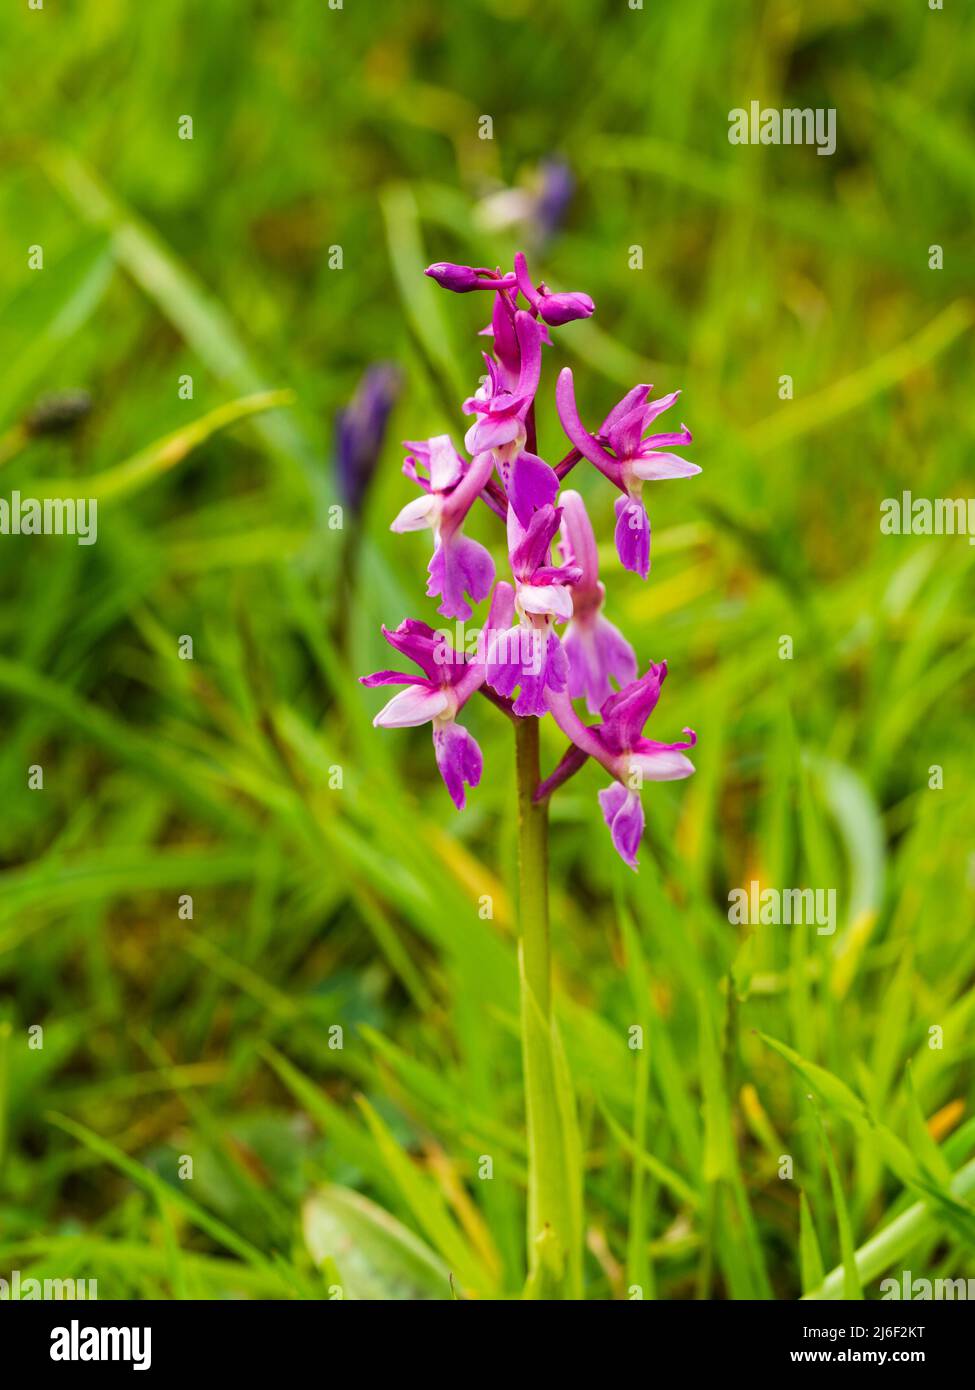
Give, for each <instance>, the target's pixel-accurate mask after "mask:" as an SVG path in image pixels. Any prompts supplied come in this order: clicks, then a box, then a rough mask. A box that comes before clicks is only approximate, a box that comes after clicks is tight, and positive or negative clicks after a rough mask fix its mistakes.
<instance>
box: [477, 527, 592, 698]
mask: <svg viewBox="0 0 975 1390" xmlns="http://www.w3.org/2000/svg"><path fill="white" fill-rule="evenodd" d="M561 520H562V512H561V510H559V509H558V508H556V507H552V506H544V507H541V508H540V509H539V510H538V511H537V512H536V513H535V515H534V516H533V517H532V519H531V524H530V525H529V526H528V527H527V529H523V528H522V527H521V526H520V524H519V522H518V519H517V517H516V516H515V515H514V512H513V511H511V512H509V514H508V534H509V543H510V545H511V550H510V558H511V569H512V573H513V574H514V577H515V600H514V602H515V611H516V612H517V614H518V616H519V619H520V622H519V625H518V627H516V628H514V629H513V630H512V632H510V633H502V634H499V635H498V637H497V638H496V639H495V641H494V642H493V644H492V646H491V647H490V649H489V651H488V660H487V667H488V673H487V682H488V685H490V686H491V688H492V689H493V690H496V691H497V692H498V694H499V695H504V696H510V695H511V694H512V693H513V691H514V690H515V688H516V686H520V687H521V688H520V692H519V695H518V698H517V700H515V703H514V712H515V714H517V715H522V716H524V715H542V714H544V713H545V712H546V710H547V708H548V705H547V697H546V691H547V690H552V691H554V692H556V693H559V692H562V691H564V690H565V689H566V687H567V684H568V677H569V664H568V660H567V658H566V655H565V652H564V650H563V648H562V643H561V642H560V641H559V638H558V635H557V634H556V632H555V626H554V624H555V623H556V622H560V623H561V622H566V621H567V620H568V619H569V618H571V616H572V595H571V592H570V590H569V588H568V587H567V586H569V585H571V584H574V583H575V582H576V580H577V579H578V578H579V577H580V575H581V573H582V571H581V570H580V569H579V567H578V566H576V565H552V564H551V563H550V562H551V554H550V551H551V546H552V540H553V539H554V537H555V533H556V532H557V531H558V529H559V525H560V523H561Z"/></svg>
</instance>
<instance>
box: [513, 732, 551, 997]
mask: <svg viewBox="0 0 975 1390" xmlns="http://www.w3.org/2000/svg"><path fill="white" fill-rule="evenodd" d="M538 724H539V721H538V720H537V719H531V718H529V719H518V720H517V721H516V723H515V755H516V761H517V768H518V924H519V928H520V930H521V949H522V953H523V956H524V962H525V982H526V984H527V985H528V988H529V989H530V990H531V992H532V994H533V995H534V996H535V1003H536V1004H537V1005H538V1007H539V1009H540V1010H541V1013H542V1017H543V1018H544V1020H545V1022H546V1023H547V1022H548V1020H549V1017H550V1014H551V1010H552V957H551V950H550V946H549V927H548V801H547V800H546V801H543V802H542V803H541V804H540V805H536V804H535V803H534V802H533V800H532V797H533V796H534V794H535V788H536V787H537V786H538V784H539V782H540V781H541V769H540V764H539V755H538Z"/></svg>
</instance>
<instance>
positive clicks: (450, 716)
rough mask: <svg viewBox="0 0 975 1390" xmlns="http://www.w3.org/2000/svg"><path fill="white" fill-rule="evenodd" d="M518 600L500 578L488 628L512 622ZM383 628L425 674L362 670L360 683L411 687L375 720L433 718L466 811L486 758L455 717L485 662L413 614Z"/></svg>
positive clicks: (408, 722) (454, 796)
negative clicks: (456, 647)
mask: <svg viewBox="0 0 975 1390" xmlns="http://www.w3.org/2000/svg"><path fill="white" fill-rule="evenodd" d="M513 605H514V591H513V590H512V588H511V585H510V584H505V583H499V584H498V586H497V588H496V589H495V591H494V599H493V601H492V604H491V613H490V616H489V618H488V625H489V631H493V630H494V629H495V628H498V629H502V630H504V629H507V628H508V627H509V626H510V624H511V619H512V614H513V612H514V607H513ZM382 631H383V636H384V637H385V638H386V641H387V642H388V643H389V644H390V646H391V647H394V648H395V649H396V651H398V652H399V653H400V654H401V655H403V656H406V657H408V658H409V659H410V660H411V661H413V662H415V663H416V665H417V666H419V667H420V669H421V671H422V672H423V676H422V677H420V678H419V679H418V678H417V677H416V676H412V675H410V674H408V673H407V672H405V671H376V672H375V673H374V674H373V675H371V676H361V677H360V681H361V683H362V684H363V685H366V686H370V687H371V686H376V685H404V686H405V687H406V689H405V690H401V691H400V693H399V694H398V695H394V696H393V698H392V699H391V700H390V701H388V703H387V704H385V705H384V706H383V708H382V709H381V710H380V711H379V713H378V714H377V715H376V717H375V718H374V719H373V721H372V722H373V724H374V726H375V727H376V728H380V729H409V728H415V727H416V726H417V725H420V724H431V725H432V726H433V729H432V732H433V752H434V757H435V758H436V761H437V767H438V768H439V769H440V775H441V777H442V778H443V781H444V785H445V786H446V788H447V791H448V792H449V793H450V797H451V800H452V801H453V803H454V805H455V806H456V807H457V809H458V810H459V811H462V810H463V809H464V805H465V799H466V794H465V791H464V787H465V785H466V786H469V787H476V786H477V784H478V783H479V782H480V780H481V770H482V767H483V758H482V756H481V750H480V748H479V747H478V745H477V743H476V741H475V740H474V738H473V737H472V736H471V734H470V733H468V731H467V730H466V729H465V728H464V727H463V725H461V724H458V723H457V722H456V717H457V715H458V713H459V712H460V710H462V709H463V707H464V705H465V704H466V703H467V701H468V700H469V699H470V698H471V696H472V695H473V694H475V692H476V691H478V690H479V689H480V688H481V686H482V685H483V684H484V678H485V675H486V668H485V665H484V663H483V662H481V661H476V660H470V659H469V658H468V657H466V656H465V655H464V654H463V653H462V652H455V651H454V649H453V648H452V647H451V646H449V645H448V644H447V643H446V641H444V640H443V639H442V638H441V637H439V636H438V634H437V633H436V632H434V630H433V628H431V627H428V626H427V624H426V623H422V622H418V621H416V619H414V618H407V619H405V620H404V621H403V622H401V623H400V625H399V627H397V628H394V629H393V630H392V631H390V629H389V628H386V627H384V628H383V630H382Z"/></svg>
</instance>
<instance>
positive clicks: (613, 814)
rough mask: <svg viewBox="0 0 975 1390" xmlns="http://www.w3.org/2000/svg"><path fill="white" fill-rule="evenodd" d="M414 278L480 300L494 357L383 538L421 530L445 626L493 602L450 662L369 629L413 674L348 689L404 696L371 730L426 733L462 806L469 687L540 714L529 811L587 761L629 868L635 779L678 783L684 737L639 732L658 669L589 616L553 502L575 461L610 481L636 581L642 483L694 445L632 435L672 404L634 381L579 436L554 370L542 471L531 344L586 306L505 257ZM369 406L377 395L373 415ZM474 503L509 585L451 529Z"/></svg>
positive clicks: (571, 506)
mask: <svg viewBox="0 0 975 1390" xmlns="http://www.w3.org/2000/svg"><path fill="white" fill-rule="evenodd" d="M426 274H427V275H428V276H430V277H431V278H432V279H433V280H435V281H436V282H437V283H438V284H439V285H442V286H443V287H444V288H446V289H449V290H452V291H454V292H455V293H458V294H467V293H469V292H470V291H474V290H478V291H480V290H486V291H488V292H491V293H493V295H494V299H493V304H492V311H491V321H490V324H489V326H488V327H487V328H485V329H483V330H482V332H483V333H485V334H487V335H489V336H490V337H491V338H492V339H493V352H492V353H491V354H485V355H484V356H485V362H486V364H487V376H486V377H485V378H484V379H483V381H482V384H481V386H480V387H479V389H478V390H477V391H476V392H475V394H474V395H473V396H471V397H470V398H469V399H468V400H466V401H465V402H464V404H463V411H464V414H465V415H468V416H473V417H474V419H473V422H472V423H471V425H470V428H469V429H468V430H467V433H466V435H465V444H466V446H467V452H468V453H469V455H470V459H469V461H468V459H467V458H465V457H464V456H463V455H462V454H460V453H459V452H458V450H457V449H456V447H455V446H454V443H453V440H452V439H451V437H450V435H447V434H440V435H435V436H434V437H433V438H430V439H426V440H423V441H420V442H417V443H408V444H407V445H406V447H407V449H408V450H409V453H408V455H407V458H406V461H405V463H404V465H403V472H404V473H405V474H406V476H407V477H408V478H409V479H410V480H411V481H412V482H413V483H414V484H415V485H416V486H417V487H418V488H419V489H420V496H418V497H416V498H414V500H413V501H412V502H409V503H407V505H406V506H405V507H403V509H402V510H401V511H400V513H399V515H398V516H397V517H396V519H395V520H394V521H393V523H392V529H393V530H394V531H417V530H421V529H423V528H430V529H431V530H432V531H433V533H434V551H433V556H432V558H431V560H430V563H429V565H428V567H427V572H428V575H429V580H428V583H427V595H428V596H429V597H432V598H438V599H439V600H440V603H439V607H438V612H440V613H441V614H442V615H443V616H444V617H447V618H456V619H461V620H466V619H467V618H469V617H470V616H471V614H472V605H473V604H477V603H480V602H482V601H483V600H484V599H486V598H487V596H488V593H489V592H490V591H491V587H492V585H494V594H493V598H492V601H491V608H490V612H489V614H488V620H487V628H486V629H485V630H483V631H482V632H481V634H480V637H479V639H478V642H477V647H476V653H474V654H472V653H471V651H470V649H469V648H468V647H467V646H466V644H465V651H464V652H457V651H455V650H454V649H453V648H452V647H451V646H450V644H449V643H448V642H447V641H446V639H445V638H444V637H442V636H441V635H440V634H437V633H436V632H435V631H434V630H433V628H431V627H428V626H427V624H426V623H424V622H420V621H418V620H416V619H407V620H406V621H404V622H402V623H401V624H400V625H399V627H398V628H395V629H394V630H392V631H390V630H388V629H386V628H383V635H384V636H385V638H386V640H387V642H389V643H390V645H391V646H392V647H394V648H395V649H396V650H397V651H398V652H400V653H402V654H403V655H404V656H406V657H408V658H409V659H410V660H411V661H413V662H414V663H415V664H416V666H417V667H418V668H419V672H420V674H418V675H417V674H412V675H411V674H408V673H406V672H403V671H394V670H385V671H377V672H376V673H375V674H374V675H371V676H365V677H363V678H362V679H363V684H364V685H367V686H376V685H399V686H402V687H403V689H401V690H400V691H399V692H398V693H397V694H395V695H393V697H392V698H391V699H390V700H388V701H387V703H386V704H385V705H384V706H383V708H382V709H381V710H380V711H379V713H378V714H377V715H376V717H375V719H374V721H373V722H374V723H375V724H376V725H377V726H379V727H380V728H405V727H411V726H414V725H419V724H429V725H430V726H431V731H432V735H433V746H434V755H435V758H436V762H437V766H438V768H439V770H440V774H441V777H442V778H443V781H444V784H445V785H446V787H447V790H448V792H449V794H450V796H451V799H452V800H453V802H454V804H455V805H456V806H457V807H458V808H462V807H463V806H464V804H465V799H466V794H467V788H468V787H475V786H477V784H478V782H479V781H480V778H481V775H482V771H483V759H482V756H481V750H480V749H479V748H478V746H477V744H476V742H475V741H474V739H473V738H472V736H471V734H470V733H469V732H468V731H467V729H465V728H464V727H463V726H462V725H460V724H459V723H458V722H457V719H458V715H459V714H460V713H461V711H462V710H463V708H464V706H465V705H466V703H467V701H468V700H469V699H470V698H471V696H472V695H473V694H474V693H475V692H477V691H482V692H483V694H484V695H486V696H488V697H489V698H490V699H491V701H492V702H493V703H494V704H496V705H499V706H501V708H502V709H503V710H504V711H505V712H506V713H507V714H508V715H510V716H511V717H512V718H514V719H516V720H518V719H541V718H544V717H545V716H546V715H551V717H552V719H553V720H554V721H555V723H556V724H557V725H558V727H559V728H560V729H561V730H562V732H563V733H564V734H565V735H566V736H567V738H568V739H569V746H568V748H567V750H566V751H565V753H564V754H563V756H562V758H561V760H560V761H559V762H558V763H557V765H556V767H555V769H554V771H553V772H551V773H550V774H549V775H548V777H546V778H544V780H542V781H540V782H539V784H538V786H537V787H535V788H534V789H533V791H532V795H533V798H534V800H535V801H536V802H538V801H542V800H545V799H547V798H548V797H549V796H550V795H552V793H553V792H554V791H556V790H557V789H558V788H559V787H560V786H562V784H563V783H564V782H566V781H567V780H568V779H569V778H570V777H572V776H574V775H575V773H577V772H578V771H579V769H580V768H581V767H583V766H584V764H585V763H586V762H587V761H589V760H590V759H592V760H593V761H594V762H596V763H598V764H599V765H600V766H601V767H602V768H603V769H604V770H605V771H606V772H607V773H608V774H609V776H610V777H611V778H612V779H613V780H612V784H611V785H610V786H609V787H606V788H604V789H603V790H602V791H601V792H600V793H599V803H600V806H601V809H602V813H603V817H604V819H605V821H606V824H607V825H608V826H609V831H610V835H611V837H612V842H613V845H614V846H615V848H616V850H617V851H618V853H619V854H620V855H621V857H622V858H623V859H624V861H625V862H626V863H627V864H629V865H630V866H631V867H632V868H636V864H637V852H638V848H639V843H640V838H641V836H642V834H643V827H644V816H643V806H642V803H641V800H640V795H639V793H640V788H641V786H642V785H643V783H644V782H645V781H670V780H672V779H675V778H682V777H688V776H690V774H691V773H692V772H693V771H694V767H693V765H692V763H691V762H690V760H689V759H688V757H687V756H686V755H687V751H688V750H689V749H691V748H692V747H693V746H694V744H695V742H696V736H695V734H694V733H693V731H691V730H689V729H685V730H684V734H685V740H686V741H684V742H679V743H657V742H655V741H654V740H652V739H648V738H646V737H644V734H643V726H644V724H645V723H646V720H647V718H648V717H649V715H650V714H651V712H652V711H653V709H654V706H655V705H656V703H657V700H658V697H659V695H660V687H661V684H662V683H663V680H664V677H665V676H666V674H667V666H666V663H660V664H658V665H654V664H652V663H651V664H650V665H649V666H648V668H647V670H646V674H645V675H643V676H639V675H638V671H639V667H638V665H637V658H636V654H635V652H634V650H633V648H632V647H631V645H630V643H629V642H628V641H627V640H626V638H625V637H624V636H623V635H622V633H621V632H619V630H618V629H617V628H616V627H614V626H613V624H612V623H611V622H609V620H608V619H607V618H606V617H605V616H604V613H603V608H604V604H605V599H606V588H605V585H604V584H603V583H602V581H601V580H600V578H599V561H598V552H597V548H596V537H595V535H594V533H593V528H592V525H591V523H590V520H589V517H588V515H587V514H586V508H585V504H584V503H583V500H582V497H581V496H580V494H579V493H578V492H572V491H569V490H566V491H563V492H560V487H561V481H562V479H563V477H564V476H565V474H566V473H567V472H568V470H569V469H570V468H571V467H573V466H574V465H575V464H576V462H577V461H578V460H579V458H580V457H584V458H587V459H589V460H590V461H591V462H592V463H594V464H595V466H596V467H597V468H598V469H599V470H600V472H602V473H603V474H604V475H605V476H606V477H607V478H609V480H610V481H611V482H612V483H613V484H614V486H615V487H617V488H618V489H619V491H620V492H621V493H622V497H621V498H620V499H619V500H618V501H617V503H616V518H617V520H616V548H617V551H618V554H619V557H620V559H621V561H622V562H623V565H624V566H625V567H626V568H627V569H629V570H632V571H634V572H635V573H637V574H640V575H642V576H643V577H644V578H646V576H647V574H648V572H649V568H650V523H649V520H648V518H647V514H646V509H645V507H644V505H643V498H642V490H643V484H644V483H645V482H648V481H651V480H655V479H660V478H686V477H690V476H691V475H692V474H694V473H699V472H700V471H701V470H700V469H699V468H698V467H697V465H696V464H693V463H688V462H687V460H685V459H683V458H681V457H680V456H679V455H676V454H674V453H671V452H670V449H671V448H674V447H681V446H683V445H686V444H689V443H690V442H691V433H690V430H688V429H687V427H686V426H684V425H682V426H681V428H680V430H679V431H677V432H676V433H673V434H646V433H645V432H646V431H647V430H649V428H650V426H651V425H652V424H653V421H654V420H655V419H656V418H657V416H658V415H660V414H661V413H662V412H663V411H664V410H666V409H667V408H668V407H669V406H671V405H673V403H674V401H676V399H677V396H678V394H679V393H678V392H676V391H675V392H673V393H672V394H671V395H669V396H664V397H661V398H660V399H659V400H655V401H651V400H650V399H649V396H650V387H649V386H636V387H634V389H633V390H632V391H630V392H628V394H627V395H626V396H624V397H623V399H622V400H621V401H620V402H619V403H618V405H616V406H614V407H613V409H612V410H611V411H610V412H609V414H608V415H607V416H606V419H605V420H604V421H603V423H602V425H601V426H600V428H599V429H598V430H597V431H596V432H595V433H593V434H590V433H589V431H588V430H586V428H585V427H584V426H583V424H582V422H581V421H580V419H579V413H578V410H577V408H576V400H575V388H574V383H573V378H572V373H571V371H569V369H568V368H566V369H565V370H564V371H563V372H562V373H561V375H560V376H559V379H558V384H557V388H556V393H555V395H556V407H557V410H558V414H559V417H560V419H561V422H562V426H563V428H564V430H565V432H566V434H567V435H568V437H569V439H570V440H571V442H572V444H573V446H574V448H573V450H572V452H571V454H569V455H567V456H566V457H565V458H563V459H562V460H561V462H560V463H559V464H557V465H556V467H554V468H553V467H552V466H550V464H549V463H548V462H547V461H546V459H545V457H544V456H543V454H541V453H539V452H538V449H539V445H538V443H537V435H536V421H535V404H536V398H537V396H538V389H539V382H540V380H541V370H542V348H543V347H545V346H551V345H552V334H551V333H550V332H549V328H550V327H551V328H561V327H562V326H564V325H565V324H569V323H571V322H573V321H574V320H576V319H581V318H588V317H589V316H590V315H591V314H592V313H593V310H594V306H593V302H592V300H591V299H590V298H589V296H588V295H586V294H582V293H581V292H577V291H573V292H570V293H565V294H553V293H552V291H551V290H549V288H548V287H547V286H546V285H545V283H544V282H543V281H539V282H538V283H537V284H536V283H535V282H534V281H533V280H532V278H531V276H530V275H529V272H528V266H527V263H526V261H525V257H524V255H522V254H521V253H520V252H519V254H518V255H517V256H516V257H515V260H514V269H513V271H511V272H510V273H508V274H505V273H503V272H502V271H501V270H500V269H497V270H489V269H486V268H484V267H479V266H465V265H455V264H453V263H451V262H447V261H438V262H436V263H435V264H434V265H431V266H429V267H428V268H427V271H426ZM525 306H527V307H525ZM381 404H382V401H377V404H376V412H378V409H379V406H380V405H381ZM376 412H374V413H376ZM478 499H481V500H482V501H484V502H485V503H486V504H487V506H488V508H489V509H490V511H491V512H492V513H494V515H495V516H496V517H499V518H501V519H502V520H503V521H504V523H505V528H506V541H507V546H506V549H507V559H508V565H509V577H510V583H508V582H505V581H504V580H501V581H499V582H498V583H497V584H494V579H495V565H494V560H493V559H492V557H491V554H490V552H489V551H488V550H487V549H486V548H485V547H484V546H483V545H481V544H480V543H479V542H477V541H474V540H471V539H470V538H468V537H466V536H465V535H464V533H463V528H464V524H465V522H466V519H467V516H468V514H469V512H470V510H471V508H472V507H473V505H474V503H475V502H476V501H477V500H478ZM560 532H561V536H560ZM556 543H558V547H559V550H558V555H557V556H556V557H555V558H553V547H554V545H555V544H556ZM563 624H567V626H566V627H565V629H564V635H563V636H560V633H559V629H560V628H562V626H563ZM614 687H616V688H614ZM583 699H584V700H585V702H586V706H587V708H588V710H589V713H590V714H597V713H598V715H599V716H600V722H598V723H594V724H591V725H589V724H585V723H583V721H582V718H581V717H580V715H579V714H578V713H577V712H576V709H575V707H574V705H573V701H574V700H576V701H578V700H583Z"/></svg>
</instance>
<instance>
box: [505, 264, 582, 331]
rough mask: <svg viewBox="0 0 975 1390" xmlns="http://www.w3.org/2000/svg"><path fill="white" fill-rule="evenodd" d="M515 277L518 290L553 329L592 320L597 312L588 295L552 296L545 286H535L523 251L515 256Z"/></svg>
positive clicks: (573, 293) (569, 293)
mask: <svg viewBox="0 0 975 1390" xmlns="http://www.w3.org/2000/svg"><path fill="white" fill-rule="evenodd" d="M515 276H516V277H517V281H518V288H519V290H520V291H521V293H522V294H523V295H524V296H525V298H526V299H527V300H528V303H529V304H530V305H531V306H532V308H533V309H534V311H535V312H536V313H537V314H539V315H540V316H541V317H542V318H543V319H544V320H545V322H546V323H548V324H551V325H552V327H553V328H555V327H561V326H562V324H566V323H572V322H573V321H574V320H575V319H588V318H591V317H592V315H593V313H594V312H595V309H596V306H595V304H593V302H592V300H591V299H590V298H589V296H588V295H587V294H580V293H579V292H578V291H577V290H570V291H569V292H568V293H565V294H552V292H551V291H550V290H549V288H548V286H547V285H545V284H540V285H538V286H537V287H536V286H535V285H533V284H532V282H531V277H530V275H529V274H528V263H527V262H526V260H525V257H524V255H523V254H522V252H521V251H519V252H518V254H517V255H516V256H515Z"/></svg>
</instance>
